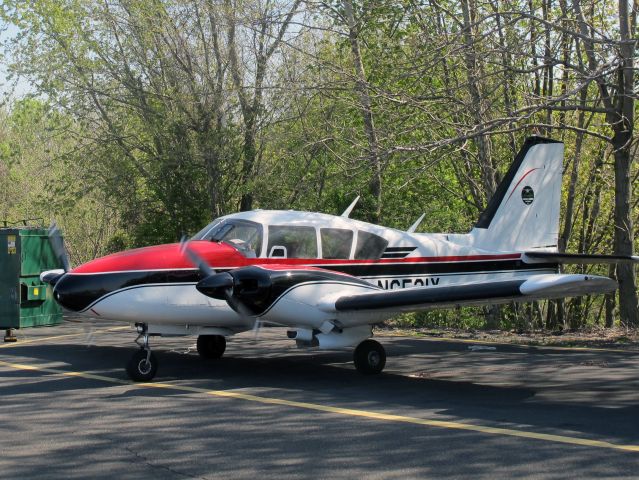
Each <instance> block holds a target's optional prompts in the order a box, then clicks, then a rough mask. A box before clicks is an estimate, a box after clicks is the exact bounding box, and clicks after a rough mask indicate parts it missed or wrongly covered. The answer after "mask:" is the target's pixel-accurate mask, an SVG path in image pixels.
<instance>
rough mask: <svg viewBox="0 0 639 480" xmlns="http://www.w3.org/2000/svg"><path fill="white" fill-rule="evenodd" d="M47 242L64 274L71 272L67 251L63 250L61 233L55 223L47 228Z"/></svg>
mask: <svg viewBox="0 0 639 480" xmlns="http://www.w3.org/2000/svg"><path fill="white" fill-rule="evenodd" d="M49 242H50V243H51V248H52V249H53V253H54V254H55V256H56V258H57V259H58V261H59V262H60V263H61V264H62V268H63V269H64V272H65V273H66V272H68V271H69V270H71V266H70V264H69V257H68V255H67V250H66V248H64V238H62V233H61V232H60V229H59V228H58V226H57V225H56V223H55V222H53V223H52V224H51V226H50V227H49Z"/></svg>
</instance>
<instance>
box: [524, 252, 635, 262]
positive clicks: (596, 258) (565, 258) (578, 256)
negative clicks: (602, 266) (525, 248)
mask: <svg viewBox="0 0 639 480" xmlns="http://www.w3.org/2000/svg"><path fill="white" fill-rule="evenodd" d="M523 260H524V262H526V263H536V262H542V261H543V262H548V261H551V262H556V263H569V264H579V265H584V264H594V263H639V257H637V256H635V255H588V254H585V253H583V254H582V253H558V252H526V253H525V254H524V257H523Z"/></svg>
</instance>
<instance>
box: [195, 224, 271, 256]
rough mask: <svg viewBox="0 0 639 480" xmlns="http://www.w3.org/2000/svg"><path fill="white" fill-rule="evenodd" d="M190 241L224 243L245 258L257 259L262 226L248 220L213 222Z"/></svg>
mask: <svg viewBox="0 0 639 480" xmlns="http://www.w3.org/2000/svg"><path fill="white" fill-rule="evenodd" d="M192 240H209V241H212V242H225V243H228V244H229V245H231V246H233V247H235V248H237V249H238V250H239V251H240V253H242V254H243V255H244V256H246V257H249V258H250V257H259V256H260V252H261V250H262V226H261V225H260V224H259V223H255V222H249V221H248V220H220V219H218V220H214V221H213V222H211V223H210V224H209V225H207V226H206V227H205V228H203V229H202V230H200V231H199V232H198V233H196V234H195V235H194V236H193V238H192Z"/></svg>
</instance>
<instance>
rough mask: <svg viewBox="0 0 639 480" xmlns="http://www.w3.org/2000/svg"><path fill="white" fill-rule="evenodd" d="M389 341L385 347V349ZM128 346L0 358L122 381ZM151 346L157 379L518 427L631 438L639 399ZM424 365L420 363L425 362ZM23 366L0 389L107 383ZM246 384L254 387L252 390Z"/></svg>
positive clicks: (333, 359) (333, 358)
mask: <svg viewBox="0 0 639 480" xmlns="http://www.w3.org/2000/svg"><path fill="white" fill-rule="evenodd" d="M404 346H406V345H404ZM409 348H410V347H409ZM394 350H395V349H394V347H391V349H390V351H391V352H392V351H394ZM400 350H402V349H400ZM132 352H133V348H130V347H119V346H90V347H86V346H83V345H76V344H63V345H37V346H36V345H34V346H30V345H29V346H27V345H25V346H21V347H19V348H15V349H11V350H10V351H0V355H1V356H0V358H1V359H3V360H5V361H9V362H11V361H13V362H17V363H31V362H34V360H35V362H34V363H36V364H38V365H40V364H44V365H46V364H53V365H55V364H57V363H58V362H62V363H64V365H63V366H60V367H53V368H57V369H61V370H68V371H78V372H85V373H90V374H94V375H103V376H108V377H111V378H115V379H118V380H122V381H127V380H128V378H127V377H126V374H125V372H124V369H123V366H124V364H125V363H126V361H127V360H128V358H129V356H130V354H131V353H132ZM155 353H156V355H157V357H158V360H159V362H160V370H159V375H158V377H157V378H156V380H157V381H158V382H162V383H167V382H172V381H178V382H179V384H181V385H189V386H193V387H198V388H203V389H207V390H233V389H245V390H244V391H246V392H247V393H255V394H257V395H259V396H265V397H277V398H285V399H286V400H293V401H301V402H312V403H319V404H323V405H332V406H340V407H347V408H355V409H357V408H360V409H366V410H375V411H384V412H391V413H395V414H399V415H409V416H420V412H421V411H423V410H424V409H427V410H431V411H437V412H438V414H443V415H450V416H452V417H453V418H461V419H473V422H479V423H482V424H491V423H492V422H497V423H499V424H504V423H508V424H511V425H525V426H526V427H525V428H526V429H533V430H538V429H544V428H562V429H566V428H567V429H570V430H575V431H578V432H584V433H587V434H591V435H595V436H613V437H619V438H624V439H625V441H626V442H627V443H636V442H639V433H638V432H639V407H638V406H622V407H620V408H603V407H600V406H597V405H583V404H578V403H574V404H570V403H564V402H549V401H539V400H536V399H535V398H534V396H535V391H534V390H533V389H530V388H521V387H514V386H496V385H485V384H479V383H473V382H470V381H463V380H455V379H454V378H453V379H429V378H415V377H409V376H406V375H401V374H396V373H392V371H391V372H389V371H387V372H385V373H383V374H381V375H376V376H364V375H360V374H359V373H357V372H356V371H355V369H354V368H353V367H352V364H351V363H350V360H351V354H350V352H341V351H340V352H332V351H320V352H311V351H299V352H298V351H296V350H284V351H281V352H278V351H277V349H274V348H270V349H264V350H262V349H260V348H259V347H258V346H255V347H252V346H248V348H247V345H242V346H241V348H237V347H236V348H232V347H231V348H229V351H228V355H225V357H223V358H222V359H219V360H202V359H200V358H199V356H198V355H197V353H195V352H188V350H187V349H184V352H183V353H180V352H178V351H170V350H163V349H157V350H155ZM278 353H280V355H278ZM392 358H393V357H392V356H391V357H389V360H391V361H392ZM398 358H401V357H398ZM27 359H28V360H27ZM423 367H424V369H425V370H427V369H428V365H424V366H423ZM25 375H28V376H36V375H39V376H42V377H43V378H42V380H41V381H36V382H27V383H24V384H20V385H15V384H13V385H6V386H0V397H2V396H4V395H5V394H7V395H16V394H21V393H22V394H29V393H50V394H54V393H55V392H56V391H64V390H82V389H84V390H95V389H96V388H99V389H104V388H109V387H112V386H113V384H109V383H107V382H103V381H100V380H92V379H85V378H78V377H71V378H65V381H54V380H53V379H54V378H60V377H56V376H54V375H50V374H47V373H46V372H45V373H44V374H43V373H42V372H25V371H18V370H8V371H7V370H5V371H4V372H2V373H1V374H0V377H3V378H5V379H7V380H9V382H7V383H11V382H10V380H11V379H12V378H20V377H24V376H25ZM598 381H600V380H598ZM557 388H562V387H561V386H557ZM251 389H258V392H252V391H251ZM185 394H186V393H185V392H184V391H180V390H170V389H151V388H141V389H127V390H126V392H124V393H118V394H115V395H113V394H111V395H112V396H118V397H121V396H139V397H158V396H161V397H167V396H176V397H179V396H181V395H185Z"/></svg>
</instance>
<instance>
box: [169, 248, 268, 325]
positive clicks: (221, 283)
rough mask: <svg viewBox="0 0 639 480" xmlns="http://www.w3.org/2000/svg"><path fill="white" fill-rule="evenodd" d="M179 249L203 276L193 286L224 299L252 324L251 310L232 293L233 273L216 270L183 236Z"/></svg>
mask: <svg viewBox="0 0 639 480" xmlns="http://www.w3.org/2000/svg"><path fill="white" fill-rule="evenodd" d="M180 251H181V252H182V253H183V254H184V255H185V256H186V257H187V258H188V259H189V260H190V261H191V263H193V265H194V266H196V267H197V268H198V270H200V272H201V273H202V276H203V277H204V278H203V279H202V280H200V281H199V282H198V284H197V285H196V286H195V288H197V289H198V290H199V291H200V292H202V293H203V294H204V295H206V296H207V297H211V298H217V299H219V300H225V301H226V303H228V305H229V307H231V308H232V309H233V310H234V311H235V312H236V313H238V314H239V315H240V317H241V318H242V319H243V320H245V321H246V323H248V324H249V325H254V323H256V322H257V321H256V320H255V319H254V317H255V315H254V314H253V312H252V311H251V310H250V309H249V308H248V307H247V306H246V305H244V304H243V303H242V302H241V300H240V299H239V298H238V297H237V296H235V295H234V290H235V287H236V285H235V278H234V277H233V275H231V274H230V273H228V272H219V273H218V272H216V271H215V270H214V269H213V268H211V266H210V265H209V264H208V263H207V261H206V260H204V258H202V257H201V256H200V255H199V254H198V253H197V252H195V251H194V250H193V249H192V248H191V247H190V246H189V241H187V240H186V239H184V238H183V239H182V241H181V242H180Z"/></svg>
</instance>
